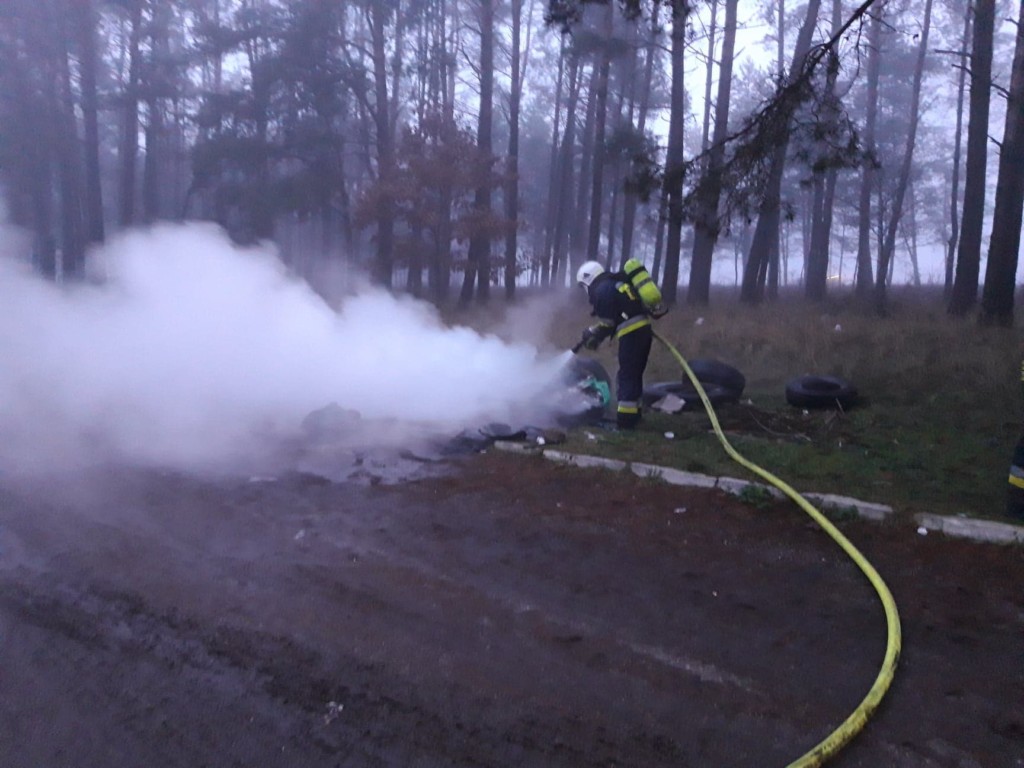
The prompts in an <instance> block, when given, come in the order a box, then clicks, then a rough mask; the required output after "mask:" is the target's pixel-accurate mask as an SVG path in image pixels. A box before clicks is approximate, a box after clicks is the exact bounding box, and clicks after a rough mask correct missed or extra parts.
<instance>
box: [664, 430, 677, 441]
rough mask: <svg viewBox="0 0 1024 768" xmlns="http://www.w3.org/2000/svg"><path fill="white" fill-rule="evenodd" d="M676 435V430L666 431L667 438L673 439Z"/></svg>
mask: <svg viewBox="0 0 1024 768" xmlns="http://www.w3.org/2000/svg"><path fill="white" fill-rule="evenodd" d="M675 436H676V433H675V432H666V433H665V439H666V440H671V439H672V438H674V437H675Z"/></svg>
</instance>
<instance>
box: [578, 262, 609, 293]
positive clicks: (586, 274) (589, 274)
mask: <svg viewBox="0 0 1024 768" xmlns="http://www.w3.org/2000/svg"><path fill="white" fill-rule="evenodd" d="M603 272H604V267H602V266H601V263H600V262H598V261H585V262H583V265H582V266H581V267H580V268H579V271H577V272H576V282H577V283H579V284H580V285H581V286H583V287H584V288H589V287H590V284H591V283H593V282H594V279H595V278H596V277H597V276H598V275H600V274H602V273H603Z"/></svg>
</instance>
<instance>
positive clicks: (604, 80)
mask: <svg viewBox="0 0 1024 768" xmlns="http://www.w3.org/2000/svg"><path fill="white" fill-rule="evenodd" d="M614 19H615V3H611V2H609V3H608V4H607V6H606V7H605V9H604V29H603V30H602V34H601V39H602V42H603V43H604V45H603V46H602V48H601V53H600V61H599V63H598V68H597V83H596V91H597V92H596V93H595V94H594V96H593V97H594V98H596V100H597V101H596V104H595V107H594V173H593V181H592V184H591V189H590V233H589V235H588V237H587V259H588V260H595V259H597V257H598V249H599V247H600V244H601V206H602V204H603V203H604V196H603V194H604V193H603V185H604V166H605V125H606V124H607V121H608V74H609V70H610V69H611V65H612V56H611V42H612V30H613V22H614Z"/></svg>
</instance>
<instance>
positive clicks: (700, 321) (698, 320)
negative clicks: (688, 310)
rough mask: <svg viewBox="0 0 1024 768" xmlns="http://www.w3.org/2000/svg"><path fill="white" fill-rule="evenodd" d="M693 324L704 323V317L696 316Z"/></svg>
mask: <svg viewBox="0 0 1024 768" xmlns="http://www.w3.org/2000/svg"><path fill="white" fill-rule="evenodd" d="M693 324H694V325H704V318H703V317H698V318H697V319H696V320H694V321H693Z"/></svg>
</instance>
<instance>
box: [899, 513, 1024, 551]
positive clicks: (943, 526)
mask: <svg viewBox="0 0 1024 768" xmlns="http://www.w3.org/2000/svg"><path fill="white" fill-rule="evenodd" d="M914 519H915V520H916V521H917V522H918V524H919V525H920V526H921V528H923V529H924V530H925V532H927V531H929V530H933V531H941V532H942V533H944V534H946V535H947V536H955V537H957V538H961V539H973V540H974V541H987V542H989V543H992V544H1024V527H1022V526H1019V525H1013V524H1012V523H999V522H996V521H995V520H976V519H974V518H969V517H950V516H947V515H933V514H931V513H930V512H922V513H921V514H919V515H915V516H914Z"/></svg>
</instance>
